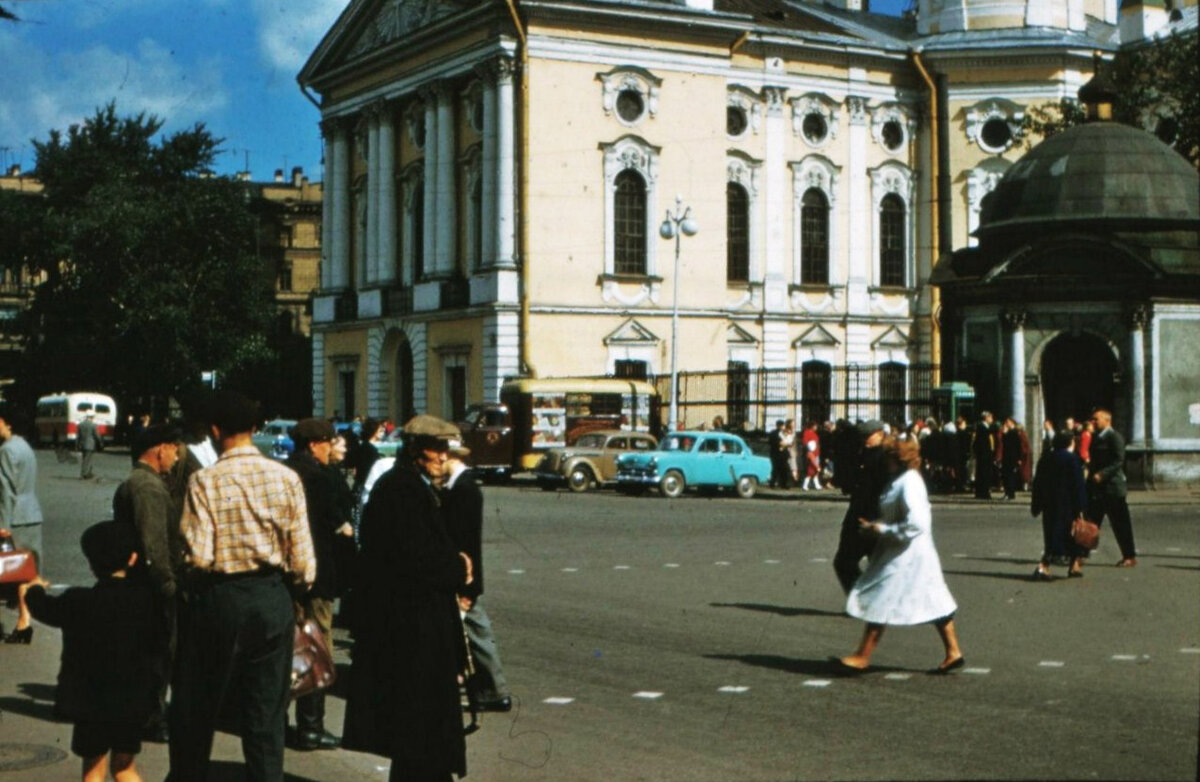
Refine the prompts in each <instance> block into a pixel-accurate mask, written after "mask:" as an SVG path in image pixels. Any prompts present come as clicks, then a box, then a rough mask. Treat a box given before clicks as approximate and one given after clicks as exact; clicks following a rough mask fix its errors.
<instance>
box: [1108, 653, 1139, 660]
mask: <svg viewBox="0 0 1200 782" xmlns="http://www.w3.org/2000/svg"><path fill="white" fill-rule="evenodd" d="M1112 659H1114V660H1120V661H1122V662H1128V661H1129V660H1136V659H1137V655H1136V654H1114V655H1113V656H1112Z"/></svg>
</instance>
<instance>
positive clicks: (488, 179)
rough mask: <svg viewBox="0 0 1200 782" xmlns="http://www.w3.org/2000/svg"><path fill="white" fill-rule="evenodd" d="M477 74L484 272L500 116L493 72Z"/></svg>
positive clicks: (489, 252)
mask: <svg viewBox="0 0 1200 782" xmlns="http://www.w3.org/2000/svg"><path fill="white" fill-rule="evenodd" d="M479 73H480V76H481V78H482V81H483V159H482V160H481V161H480V170H479V176H480V182H479V189H480V193H481V195H482V197H481V199H480V204H479V208H480V210H481V211H482V212H483V214H482V215H481V216H480V220H479V222H480V226H481V228H482V234H483V235H482V236H480V237H479V240H480V241H479V245H480V246H481V247H482V248H483V257H482V258H477V259H476V260H477V261H478V263H479V268H480V269H487V268H489V267H491V266H492V265H493V264H494V263H495V261H496V257H497V248H496V235H497V230H496V228H497V221H498V212H497V210H496V181H497V179H498V178H499V176H498V175H499V160H498V158H497V152H498V148H497V137H496V124H497V122H498V120H499V115H498V114H497V110H496V73H495V69H493V68H491V67H480V68H479ZM485 392H486V389H485ZM485 398H486V396H485Z"/></svg>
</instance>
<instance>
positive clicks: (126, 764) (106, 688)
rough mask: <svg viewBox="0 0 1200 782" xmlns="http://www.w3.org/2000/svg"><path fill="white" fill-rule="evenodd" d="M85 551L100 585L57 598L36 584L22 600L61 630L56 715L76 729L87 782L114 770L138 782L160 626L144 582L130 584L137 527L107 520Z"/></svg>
mask: <svg viewBox="0 0 1200 782" xmlns="http://www.w3.org/2000/svg"><path fill="white" fill-rule="evenodd" d="M80 545H81V546H82V548H83V553H84V556H85V557H87V561H88V564H89V565H90V566H91V568H92V572H93V573H95V575H96V578H97V579H98V580H97V582H96V584H95V586H93V587H91V588H82V587H74V588H71V589H68V590H67V591H66V592H64V593H63V594H62V595H59V596H52V595H48V594H47V593H46V587H48V586H49V583H48V582H46V581H44V580H42V579H40V578H39V579H38V580H36V581H33V582H30V583H28V584H22V585H21V587H20V591H19V595H20V599H21V600H22V602H24V603H25V604H27V605H28V607H29V610H30V611H31V612H32V613H33V616H34V617H36V618H37V619H38V620H39V621H41V622H44V623H45V624H48V625H52V626H54V627H61V628H62V631H63V653H62V667H61V669H60V671H59V674H58V692H57V695H56V698H55V711H56V713H57V714H58V715H59V716H62V717H65V718H67V719H70V720H71V721H72V722H73V723H74V725H75V728H74V732H73V733H72V736H71V751H72V752H74V753H75V754H76V755H79V756H80V757H81V758H83V782H104V780H105V779H106V778H107V775H108V773H109V770H110V766H111V771H112V776H113V779H115V780H116V781H117V782H141V779H142V777H141V775H140V774H138V771H137V768H136V767H135V766H134V762H133V761H134V757H135V756H136V755H137V754H138V753H139V752H141V751H142V741H141V737H142V731H143V730H144V728H145V725H146V719H147V717H149V715H150V712H151V710H152V709H153V708H154V705H155V699H156V688H155V678H154V659H155V653H156V650H157V648H158V646H159V644H160V640H159V639H158V638H157V637H156V635H157V634H158V633H160V632H161V627H160V624H161V623H160V622H159V621H158V620H157V619H156V617H155V614H154V610H153V609H154V596H153V595H152V594H151V591H150V589H149V587H148V586H147V585H146V582H145V581H144V580H143V579H141V578H126V576H127V575H128V573H129V569H130V568H132V567H133V565H134V563H136V562H137V546H138V541H137V535H136V532H135V531H134V530H133V528H131V527H129V526H127V525H123V524H117V523H116V522H112V521H102V522H100V523H99V524H95V525H93V526H91V527H89V528H88V529H87V530H86V531H84V533H83V536H82V538H81V539H80ZM110 755H111V760H110Z"/></svg>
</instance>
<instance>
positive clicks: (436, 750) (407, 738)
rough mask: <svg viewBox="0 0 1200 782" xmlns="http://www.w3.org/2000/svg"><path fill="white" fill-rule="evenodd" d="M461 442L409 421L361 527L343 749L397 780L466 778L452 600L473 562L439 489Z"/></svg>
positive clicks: (437, 422) (459, 634)
mask: <svg viewBox="0 0 1200 782" xmlns="http://www.w3.org/2000/svg"><path fill="white" fill-rule="evenodd" d="M457 434H458V429H457V428H456V427H455V426H453V425H452V424H449V423H447V422H446V421H443V420H441V419H440V418H435V417H433V416H428V415H421V416H417V417H416V418H414V419H413V420H411V421H409V422H408V424H406V425H405V427H404V448H403V450H402V451H401V452H400V453H399V454H398V455H397V457H396V464H395V466H394V467H393V468H392V469H391V470H389V471H388V472H387V473H386V474H384V476H383V477H382V478H380V479H379V481H378V482H377V483H376V484H375V486H374V488H373V489H372V490H371V496H370V499H369V500H368V501H367V506H366V508H364V509H363V518H362V525H361V527H360V528H359V543H360V545H361V551H360V553H359V567H358V576H359V579H358V581H357V583H356V585H355V588H356V590H357V594H359V595H360V596H362V597H361V600H360V601H359V603H358V607H357V608H356V610H355V611H354V612H353V623H352V632H353V633H354V653H353V666H354V667H353V670H352V674H351V676H350V689H349V693H348V695H347V699H346V726H345V733H344V736H343V739H342V745H343V746H344V747H345V748H346V749H353V750H357V751H360V752H369V753H372V754H376V755H382V756H384V757H388V758H391V760H392V766H391V773H390V776H389V779H391V780H410V779H422V780H425V779H429V780H433V779H438V780H442V779H444V780H449V779H450V775H451V774H452V773H453V774H457V775H459V776H464V775H465V774H466V764H467V759H466V741H465V739H464V736H463V723H462V709H461V706H460V705H459V688H458V687H459V685H458V676H459V675H460V674H462V673H463V672H464V671H465V669H466V659H467V650H466V642H465V638H464V637H463V626H462V621H461V619H460V617H459V609H458V603H457V600H456V595H457V594H459V593H460V592H461V590H462V589H463V588H464V587H466V586H467V585H468V584H470V583H471V580H472V575H471V571H472V562H471V559H470V557H469V556H468V555H467V554H465V553H462V552H460V551H459V550H458V548H457V546H455V545H454V542H453V540H451V538H450V534H449V532H448V531H447V530H446V524H445V520H444V518H443V509H442V503H441V501H440V500H439V498H438V495H437V491H436V489H435V486H436V485H437V483H438V482H439V480H440V479H441V477H442V474H443V471H444V467H445V463H446V452H447V450H448V447H449V446H448V445H447V441H446V439H444V438H446V437H450V436H454V435H457Z"/></svg>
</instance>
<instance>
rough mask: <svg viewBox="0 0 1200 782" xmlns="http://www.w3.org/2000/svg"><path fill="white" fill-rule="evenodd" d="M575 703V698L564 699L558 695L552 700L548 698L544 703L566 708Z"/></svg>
mask: <svg viewBox="0 0 1200 782" xmlns="http://www.w3.org/2000/svg"><path fill="white" fill-rule="evenodd" d="M574 701H575V699H574V698H564V697H561V696H557V695H556V696H554V697H552V698H546V699H545V700H544V701H542V703H548V704H550V705H551V706H566V705H567V704H568V703H574Z"/></svg>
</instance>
